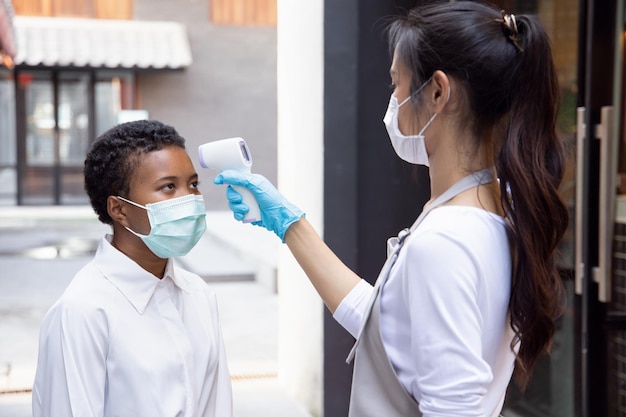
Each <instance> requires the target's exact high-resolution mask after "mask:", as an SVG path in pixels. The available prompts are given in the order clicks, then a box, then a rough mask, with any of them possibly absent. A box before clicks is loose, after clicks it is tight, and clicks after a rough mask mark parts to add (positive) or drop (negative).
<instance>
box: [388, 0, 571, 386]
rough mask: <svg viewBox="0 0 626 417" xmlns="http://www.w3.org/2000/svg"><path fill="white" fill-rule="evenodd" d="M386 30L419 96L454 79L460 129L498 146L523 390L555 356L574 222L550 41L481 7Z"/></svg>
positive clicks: (450, 7)
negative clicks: (568, 235)
mask: <svg viewBox="0 0 626 417" xmlns="http://www.w3.org/2000/svg"><path fill="white" fill-rule="evenodd" d="M388 29H389V40H390V47H391V48H392V51H395V52H396V54H397V57H398V58H399V59H400V61H401V62H403V64H404V65H406V67H407V68H408V69H409V71H411V72H412V76H413V78H412V88H413V89H416V88H417V87H418V86H420V85H421V84H422V83H423V81H424V80H426V79H428V78H429V77H430V76H431V75H432V74H433V73H434V72H435V71H436V70H441V71H443V72H444V73H446V74H447V75H448V76H449V77H452V78H454V79H455V80H456V81H457V82H458V83H457V84H459V83H460V85H461V90H462V96H463V97H462V98H463V99H464V100H465V101H466V102H467V104H468V105H467V106H466V108H467V109H468V110H467V111H466V113H465V114H462V115H461V117H463V123H466V124H467V125H469V126H471V128H472V130H473V133H474V135H475V137H477V138H485V140H492V139H493V140H494V142H495V143H493V148H494V163H495V166H496V169H497V172H498V177H499V179H500V192H501V204H502V207H503V209H504V212H505V216H506V219H507V224H508V227H509V232H510V236H511V242H512V250H513V254H512V255H513V256H512V259H513V276H512V283H511V284H512V285H511V297H510V303H509V314H510V323H511V327H512V328H513V331H514V332H515V338H514V340H513V341H512V343H511V349H513V350H515V349H516V348H517V347H518V344H519V351H518V352H517V355H516V366H515V379H516V381H517V382H518V384H519V385H520V386H521V387H522V388H525V387H526V385H527V383H528V380H529V378H530V375H531V371H532V369H533V367H534V365H535V364H536V362H537V360H538V359H539V357H540V356H541V355H542V354H543V353H545V352H547V351H549V350H550V347H551V343H552V338H553V335H554V329H555V328H554V319H555V318H556V317H558V316H559V315H560V314H561V312H562V309H563V301H564V297H563V284H562V281H561V278H560V276H559V274H558V271H557V268H556V251H557V245H558V243H559V241H560V240H561V237H562V236H563V234H564V232H565V230H566V228H567V219H568V212H567V208H566V206H565V204H564V203H563V201H562V200H561V198H560V196H559V193H558V187H559V184H560V183H561V180H562V178H563V172H564V165H565V156H566V154H565V152H566V149H565V146H564V142H563V140H562V138H561V137H560V136H559V135H558V134H557V131H556V117H557V109H558V102H559V87H558V80H557V76H556V72H555V69H554V63H553V58H552V49H551V46H550V41H549V38H548V36H547V34H546V32H545V31H544V29H543V28H542V26H541V25H540V24H539V22H538V20H537V19H536V18H535V17H534V16H530V15H520V16H511V15H507V14H506V13H504V12H503V11H501V10H500V9H499V8H496V7H495V6H492V5H489V4H486V3H480V2H475V1H456V2H446V3H443V2H438V3H431V4H428V5H425V6H421V7H418V8H415V9H413V10H411V11H409V13H408V14H407V16H406V17H403V18H400V19H398V20H396V21H394V22H393V23H392V24H391V25H390V26H389V28H388Z"/></svg>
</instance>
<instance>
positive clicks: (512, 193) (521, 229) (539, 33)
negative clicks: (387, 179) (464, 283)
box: [496, 16, 568, 388]
mask: <svg viewBox="0 0 626 417" xmlns="http://www.w3.org/2000/svg"><path fill="white" fill-rule="evenodd" d="M513 19H514V20H513V22H514V23H516V28H515V29H517V33H509V36H510V37H511V42H513V40H515V42H516V43H517V45H515V46H516V48H518V51H517V54H516V58H515V61H516V62H515V64H514V67H513V71H514V74H512V76H511V77H510V80H511V81H512V84H513V85H511V86H510V87H511V88H510V90H509V91H510V95H509V97H508V100H509V102H510V110H509V113H508V115H507V116H505V117H508V128H507V132H506V136H505V138H504V140H503V143H502V144H501V148H500V152H499V155H498V156H497V158H496V169H497V171H498V176H499V178H500V192H501V196H502V205H503V207H504V209H505V213H506V218H507V220H508V222H509V227H510V231H511V235H512V239H511V240H512V243H513V250H514V257H513V280H512V285H511V299H510V304H509V312H510V322H511V326H512V328H513V330H514V332H515V338H514V340H513V342H512V345H511V348H512V349H513V348H514V347H515V345H517V344H518V343H519V352H518V354H517V358H516V367H515V374H514V376H515V379H516V381H517V382H518V384H519V385H520V386H521V387H522V388H524V387H525V386H526V385H527V383H528V380H529V378H530V373H531V370H532V368H533V367H534V365H535V364H536V362H537V360H538V359H539V357H540V356H541V355H542V354H543V353H544V352H546V351H549V350H550V347H551V341H552V338H553V335H554V331H555V326H554V319H555V318H557V317H558V316H559V315H560V314H561V313H562V305H563V299H564V296H563V295H564V291H563V285H562V282H561V278H560V276H559V273H558V271H557V267H556V263H555V259H556V250H557V245H558V244H559V241H560V240H561V237H562V236H563V234H564V233H565V230H566V228H567V224H568V212H567V208H566V206H565V204H564V203H563V202H562V200H561V198H560V196H559V192H558V188H559V184H560V183H561V180H562V178H563V171H564V165H565V147H564V143H563V141H562V139H561V138H560V137H559V135H558V134H557V130H556V117H557V108H558V101H559V88H558V80H557V76H556V72H555V69H554V65H553V61H552V51H551V47H550V43H549V39H548V36H547V35H546V33H545V32H544V30H543V28H542V27H541V25H539V23H538V22H537V21H536V20H535V18H533V17H530V16H520V17H518V18H517V19H516V20H515V17H513ZM503 25H504V29H505V32H509V26H507V25H506V22H503ZM505 34H506V33H505ZM513 38H514V39H513Z"/></svg>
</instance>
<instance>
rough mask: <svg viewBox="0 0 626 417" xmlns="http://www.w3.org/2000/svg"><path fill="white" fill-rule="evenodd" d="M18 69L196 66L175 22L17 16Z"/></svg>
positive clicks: (16, 62) (173, 67)
mask: <svg viewBox="0 0 626 417" xmlns="http://www.w3.org/2000/svg"><path fill="white" fill-rule="evenodd" d="M13 25H14V27H15V34H16V43H17V54H16V56H15V60H14V61H15V65H16V66H29V67H41V66H43V67H72V68H76V67H78V68H84V67H88V68H133V69H182V68H186V67H188V66H189V65H190V64H191V62H192V58H191V49H190V47H189V39H188V38H187V32H186V29H185V26H183V25H182V24H180V23H176V22H152V21H139V20H106V19H74V18H58V17H27V16H15V18H14V20H13Z"/></svg>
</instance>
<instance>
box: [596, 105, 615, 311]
mask: <svg viewBox="0 0 626 417" xmlns="http://www.w3.org/2000/svg"><path fill="white" fill-rule="evenodd" d="M613 113H614V112H613V107H611V106H604V107H602V109H601V119H600V124H599V125H596V126H595V136H596V139H598V140H599V141H600V190H599V198H598V200H599V201H598V210H599V211H598V266H596V267H594V268H593V280H594V281H595V282H597V283H598V300H600V301H602V302H605V303H606V302H609V301H611V274H612V271H611V261H612V257H613V228H614V227H615V201H616V198H615V194H616V188H615V187H616V185H615V181H616V176H617V166H616V158H615V156H616V154H617V150H616V149H614V146H615V142H616V141H615V140H614V138H613V131H614V126H613Z"/></svg>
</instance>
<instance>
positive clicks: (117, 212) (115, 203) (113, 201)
mask: <svg viewBox="0 0 626 417" xmlns="http://www.w3.org/2000/svg"><path fill="white" fill-rule="evenodd" d="M107 213H109V216H111V219H113V221H114V222H117V223H120V224H122V225H124V226H126V211H125V210H124V202H123V201H122V200H120V199H119V198H117V197H115V196H112V195H110V196H108V197H107Z"/></svg>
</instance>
